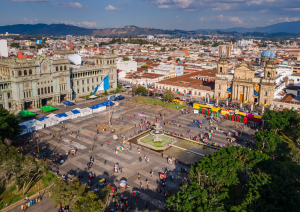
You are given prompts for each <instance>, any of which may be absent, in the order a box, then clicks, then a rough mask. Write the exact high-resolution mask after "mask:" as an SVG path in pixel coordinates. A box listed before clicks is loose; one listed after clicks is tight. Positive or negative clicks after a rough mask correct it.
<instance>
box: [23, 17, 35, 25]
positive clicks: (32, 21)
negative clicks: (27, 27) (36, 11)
mask: <svg viewBox="0 0 300 212" xmlns="http://www.w3.org/2000/svg"><path fill="white" fill-rule="evenodd" d="M23 21H24V23H25V24H34V23H36V22H37V21H38V19H37V18H35V19H33V20H28V19H27V18H23Z"/></svg>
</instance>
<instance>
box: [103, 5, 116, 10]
mask: <svg viewBox="0 0 300 212" xmlns="http://www.w3.org/2000/svg"><path fill="white" fill-rule="evenodd" d="M105 10H119V9H118V8H116V7H114V6H112V5H108V6H107V7H105Z"/></svg>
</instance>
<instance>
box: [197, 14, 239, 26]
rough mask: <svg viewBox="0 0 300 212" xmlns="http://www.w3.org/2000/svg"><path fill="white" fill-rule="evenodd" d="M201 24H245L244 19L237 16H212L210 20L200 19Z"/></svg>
mask: <svg viewBox="0 0 300 212" xmlns="http://www.w3.org/2000/svg"><path fill="white" fill-rule="evenodd" d="M199 21H200V22H204V21H205V22H231V23H236V24H239V25H241V24H243V19H241V18H239V17H235V16H224V15H222V14H221V15H218V16H211V17H209V18H207V17H200V18H199Z"/></svg>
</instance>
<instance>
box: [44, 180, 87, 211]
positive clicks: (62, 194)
mask: <svg viewBox="0 0 300 212" xmlns="http://www.w3.org/2000/svg"><path fill="white" fill-rule="evenodd" d="M50 192H51V199H52V201H53V203H54V204H55V205H56V206H59V207H60V206H61V205H63V206H68V205H70V203H71V201H72V200H75V199H76V197H79V196H82V195H83V194H84V193H85V192H86V187H85V186H84V185H81V184H80V182H79V181H78V178H74V179H72V180H69V181H64V180H62V179H55V180H54V185H53V186H51V188H50Z"/></svg>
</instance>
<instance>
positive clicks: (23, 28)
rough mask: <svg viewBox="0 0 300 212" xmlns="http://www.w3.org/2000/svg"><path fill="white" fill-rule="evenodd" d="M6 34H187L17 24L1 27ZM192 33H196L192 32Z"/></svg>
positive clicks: (138, 29) (149, 29) (167, 31)
mask: <svg viewBox="0 0 300 212" xmlns="http://www.w3.org/2000/svg"><path fill="white" fill-rule="evenodd" d="M5 32H9V33H15V34H30V35H41V34H44V35H55V36H59V35H99V36H125V35H128V36H130V35H131V36H137V35H156V34H170V35H176V34H181V33H182V34H187V33H189V32H188V31H185V30H163V29H154V28H149V27H137V26H125V27H121V28H111V29H87V28H83V27H78V26H73V25H66V24H49V25H48V24H17V25H8V26H0V34H3V33H5ZM190 33H195V32H193V31H191V32H190Z"/></svg>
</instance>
